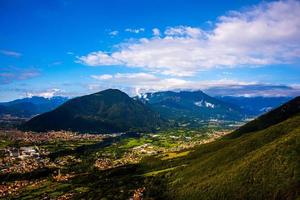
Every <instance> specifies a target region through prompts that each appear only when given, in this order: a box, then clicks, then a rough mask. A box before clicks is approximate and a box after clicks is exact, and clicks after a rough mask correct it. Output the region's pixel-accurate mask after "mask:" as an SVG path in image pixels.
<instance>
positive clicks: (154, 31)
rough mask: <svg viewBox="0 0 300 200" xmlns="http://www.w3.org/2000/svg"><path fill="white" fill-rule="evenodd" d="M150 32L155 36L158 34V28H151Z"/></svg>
mask: <svg viewBox="0 0 300 200" xmlns="http://www.w3.org/2000/svg"><path fill="white" fill-rule="evenodd" d="M152 33H153V35H154V36H157V37H158V36H160V30H159V29H158V28H154V29H152Z"/></svg>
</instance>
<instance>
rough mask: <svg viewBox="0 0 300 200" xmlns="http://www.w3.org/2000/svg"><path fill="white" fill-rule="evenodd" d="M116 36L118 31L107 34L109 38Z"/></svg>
mask: <svg viewBox="0 0 300 200" xmlns="http://www.w3.org/2000/svg"><path fill="white" fill-rule="evenodd" d="M118 34H119V31H111V32H109V35H111V36H116V35H118Z"/></svg>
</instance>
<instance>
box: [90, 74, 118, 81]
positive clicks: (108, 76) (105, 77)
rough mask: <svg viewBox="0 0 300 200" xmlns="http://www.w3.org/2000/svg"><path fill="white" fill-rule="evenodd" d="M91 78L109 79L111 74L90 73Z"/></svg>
mask: <svg viewBox="0 0 300 200" xmlns="http://www.w3.org/2000/svg"><path fill="white" fill-rule="evenodd" d="M92 78H94V79H98V80H109V79H112V78H113V76H112V75H110V74H104V75H99V76H96V75H92Z"/></svg>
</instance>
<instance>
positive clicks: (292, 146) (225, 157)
mask: <svg viewBox="0 0 300 200" xmlns="http://www.w3.org/2000/svg"><path fill="white" fill-rule="evenodd" d="M299 105H300V103H299V101H298V98H296V99H294V100H292V101H291V102H289V103H287V104H285V105H283V107H281V108H280V109H277V115H279V116H283V117H279V118H280V120H279V121H281V122H279V123H278V122H274V123H272V124H270V123H269V126H267V127H265V128H262V129H261V128H258V130H256V131H253V132H247V131H244V132H243V134H241V135H240V136H239V137H229V138H223V139H221V140H218V141H215V142H212V143H208V144H205V145H202V146H199V147H198V148H196V149H195V151H194V152H192V153H191V154H190V155H189V156H187V157H185V158H182V159H178V160H174V161H173V162H174V163H173V166H172V167H174V166H177V168H175V170H172V171H171V172H169V173H166V174H164V175H161V176H157V177H154V178H153V180H151V181H150V184H149V185H148V186H147V187H148V188H149V190H150V192H149V194H150V193H152V194H157V193H159V192H160V194H161V195H163V196H164V198H165V199H191V200H193V199H297V198H299V197H300V112H299V110H298V111H297V112H296V113H293V112H285V111H286V110H284V109H282V108H287V107H289V108H288V110H292V109H297V108H298V107H299ZM287 113H289V114H287ZM269 118H270V119H272V118H274V113H272V112H271V113H268V114H266V115H265V116H264V118H261V119H260V120H266V121H269ZM271 121H272V120H271ZM250 123H251V122H250ZM265 123H266V124H268V123H267V122H265ZM165 164H166V165H169V164H170V163H165ZM169 167H170V166H169ZM157 183H162V184H161V185H160V186H156V185H158V184H157Z"/></svg>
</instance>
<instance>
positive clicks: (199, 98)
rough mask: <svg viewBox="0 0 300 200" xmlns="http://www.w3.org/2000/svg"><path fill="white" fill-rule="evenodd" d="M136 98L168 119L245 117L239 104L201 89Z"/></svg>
mask: <svg viewBox="0 0 300 200" xmlns="http://www.w3.org/2000/svg"><path fill="white" fill-rule="evenodd" d="M135 98H137V99H139V100H141V101H142V102H144V103H145V104H149V105H150V106H151V107H152V108H153V109H154V110H156V111H157V112H159V113H160V114H161V116H162V117H164V118H166V119H172V120H210V119H224V120H240V119H242V118H243V117H245V116H244V115H243V113H242V112H241V109H240V108H239V107H238V106H235V105H233V104H230V103H226V102H223V101H221V100H218V99H216V98H214V97H211V96H209V95H207V94H205V93H204V92H202V91H200V90H198V91H179V92H173V91H165V92H154V93H145V94H142V95H140V96H138V97H135Z"/></svg>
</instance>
